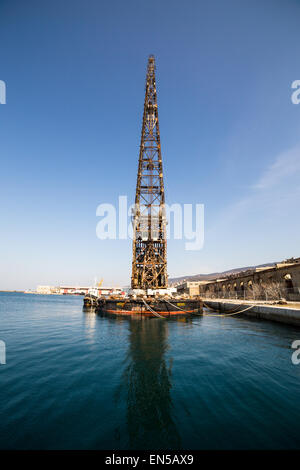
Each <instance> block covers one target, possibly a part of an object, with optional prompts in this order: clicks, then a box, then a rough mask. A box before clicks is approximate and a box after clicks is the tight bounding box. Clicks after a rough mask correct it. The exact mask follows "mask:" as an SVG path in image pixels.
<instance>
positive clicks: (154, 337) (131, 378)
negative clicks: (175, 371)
mask: <svg viewBox="0 0 300 470" xmlns="http://www.w3.org/2000/svg"><path fill="white" fill-rule="evenodd" d="M129 331H130V334H129V342H130V346H129V350H128V354H127V358H126V362H127V366H126V369H125V371H124V374H123V380H122V384H121V390H120V391H121V392H122V393H121V394H122V395H123V393H125V400H126V402H127V411H126V413H127V429H126V433H127V436H128V441H129V442H128V447H129V448H131V449H143V448H144V449H145V448H146V449H152V448H153V449H179V448H180V447H181V445H180V442H181V441H180V435H179V432H178V430H177V427H176V423H175V420H174V417H173V409H172V398H171V393H170V392H171V388H172V382H171V375H172V374H171V360H170V362H169V364H168V362H167V358H166V357H165V356H166V352H167V350H168V347H169V346H168V341H167V334H168V324H167V322H163V321H161V320H156V319H151V320H150V319H148V320H144V321H131V322H130V327H129Z"/></svg>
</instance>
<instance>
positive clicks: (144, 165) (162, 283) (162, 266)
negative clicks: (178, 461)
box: [131, 56, 168, 289]
mask: <svg viewBox="0 0 300 470" xmlns="http://www.w3.org/2000/svg"><path fill="white" fill-rule="evenodd" d="M164 204H165V193H164V181H163V169H162V159H161V149H160V134H159V124H158V111H157V96H156V84H155V60H154V57H153V56H150V57H149V59H148V67H147V77H146V93H145V103H144V115H143V125H142V136H141V146H140V153H139V166H138V175H137V185H136V196H135V209H134V211H133V259H132V278H131V287H132V288H133V289H148V288H149V289H158V288H165V287H167V285H168V278H167V243H166V218H165V209H164Z"/></svg>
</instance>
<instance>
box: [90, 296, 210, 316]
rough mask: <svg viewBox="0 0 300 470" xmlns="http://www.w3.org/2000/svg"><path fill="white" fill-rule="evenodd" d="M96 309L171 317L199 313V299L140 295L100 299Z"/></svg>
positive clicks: (99, 310)
mask: <svg viewBox="0 0 300 470" xmlns="http://www.w3.org/2000/svg"><path fill="white" fill-rule="evenodd" d="M96 311H97V312H99V313H106V314H113V315H131V316H134V317H140V316H147V317H155V316H156V317H164V318H167V317H171V316H174V315H177V316H178V315H185V316H186V315H201V314H202V313H203V302H202V300H201V299H158V298H148V297H140V298H136V299H130V298H129V299H121V298H120V299H101V298H99V299H98V300H97V304H96Z"/></svg>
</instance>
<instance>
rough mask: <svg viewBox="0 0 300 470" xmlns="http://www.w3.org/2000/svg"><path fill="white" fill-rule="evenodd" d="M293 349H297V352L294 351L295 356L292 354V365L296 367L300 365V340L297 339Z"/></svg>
mask: <svg viewBox="0 0 300 470" xmlns="http://www.w3.org/2000/svg"><path fill="white" fill-rule="evenodd" d="M291 347H292V348H293V349H296V351H294V352H293V354H292V357H291V360H292V363H293V364H294V365H295V366H297V365H298V364H300V340H299V339H295V341H293V342H292V346H291Z"/></svg>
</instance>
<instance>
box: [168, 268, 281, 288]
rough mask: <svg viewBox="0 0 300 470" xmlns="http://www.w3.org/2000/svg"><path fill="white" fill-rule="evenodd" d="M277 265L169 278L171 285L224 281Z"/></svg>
mask: <svg viewBox="0 0 300 470" xmlns="http://www.w3.org/2000/svg"><path fill="white" fill-rule="evenodd" d="M275 265H276V263H265V264H257V265H256V266H244V267H243V268H233V269H228V270H227V271H222V272H216V273H210V274H194V275H193V276H180V277H173V278H169V284H170V285H171V286H172V285H175V284H179V283H181V282H185V281H189V282H191V281H213V280H215V279H222V278H224V277H227V276H229V275H231V274H238V273H241V272H243V271H248V270H249V269H251V270H252V269H256V268H266V267H268V266H275Z"/></svg>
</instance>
